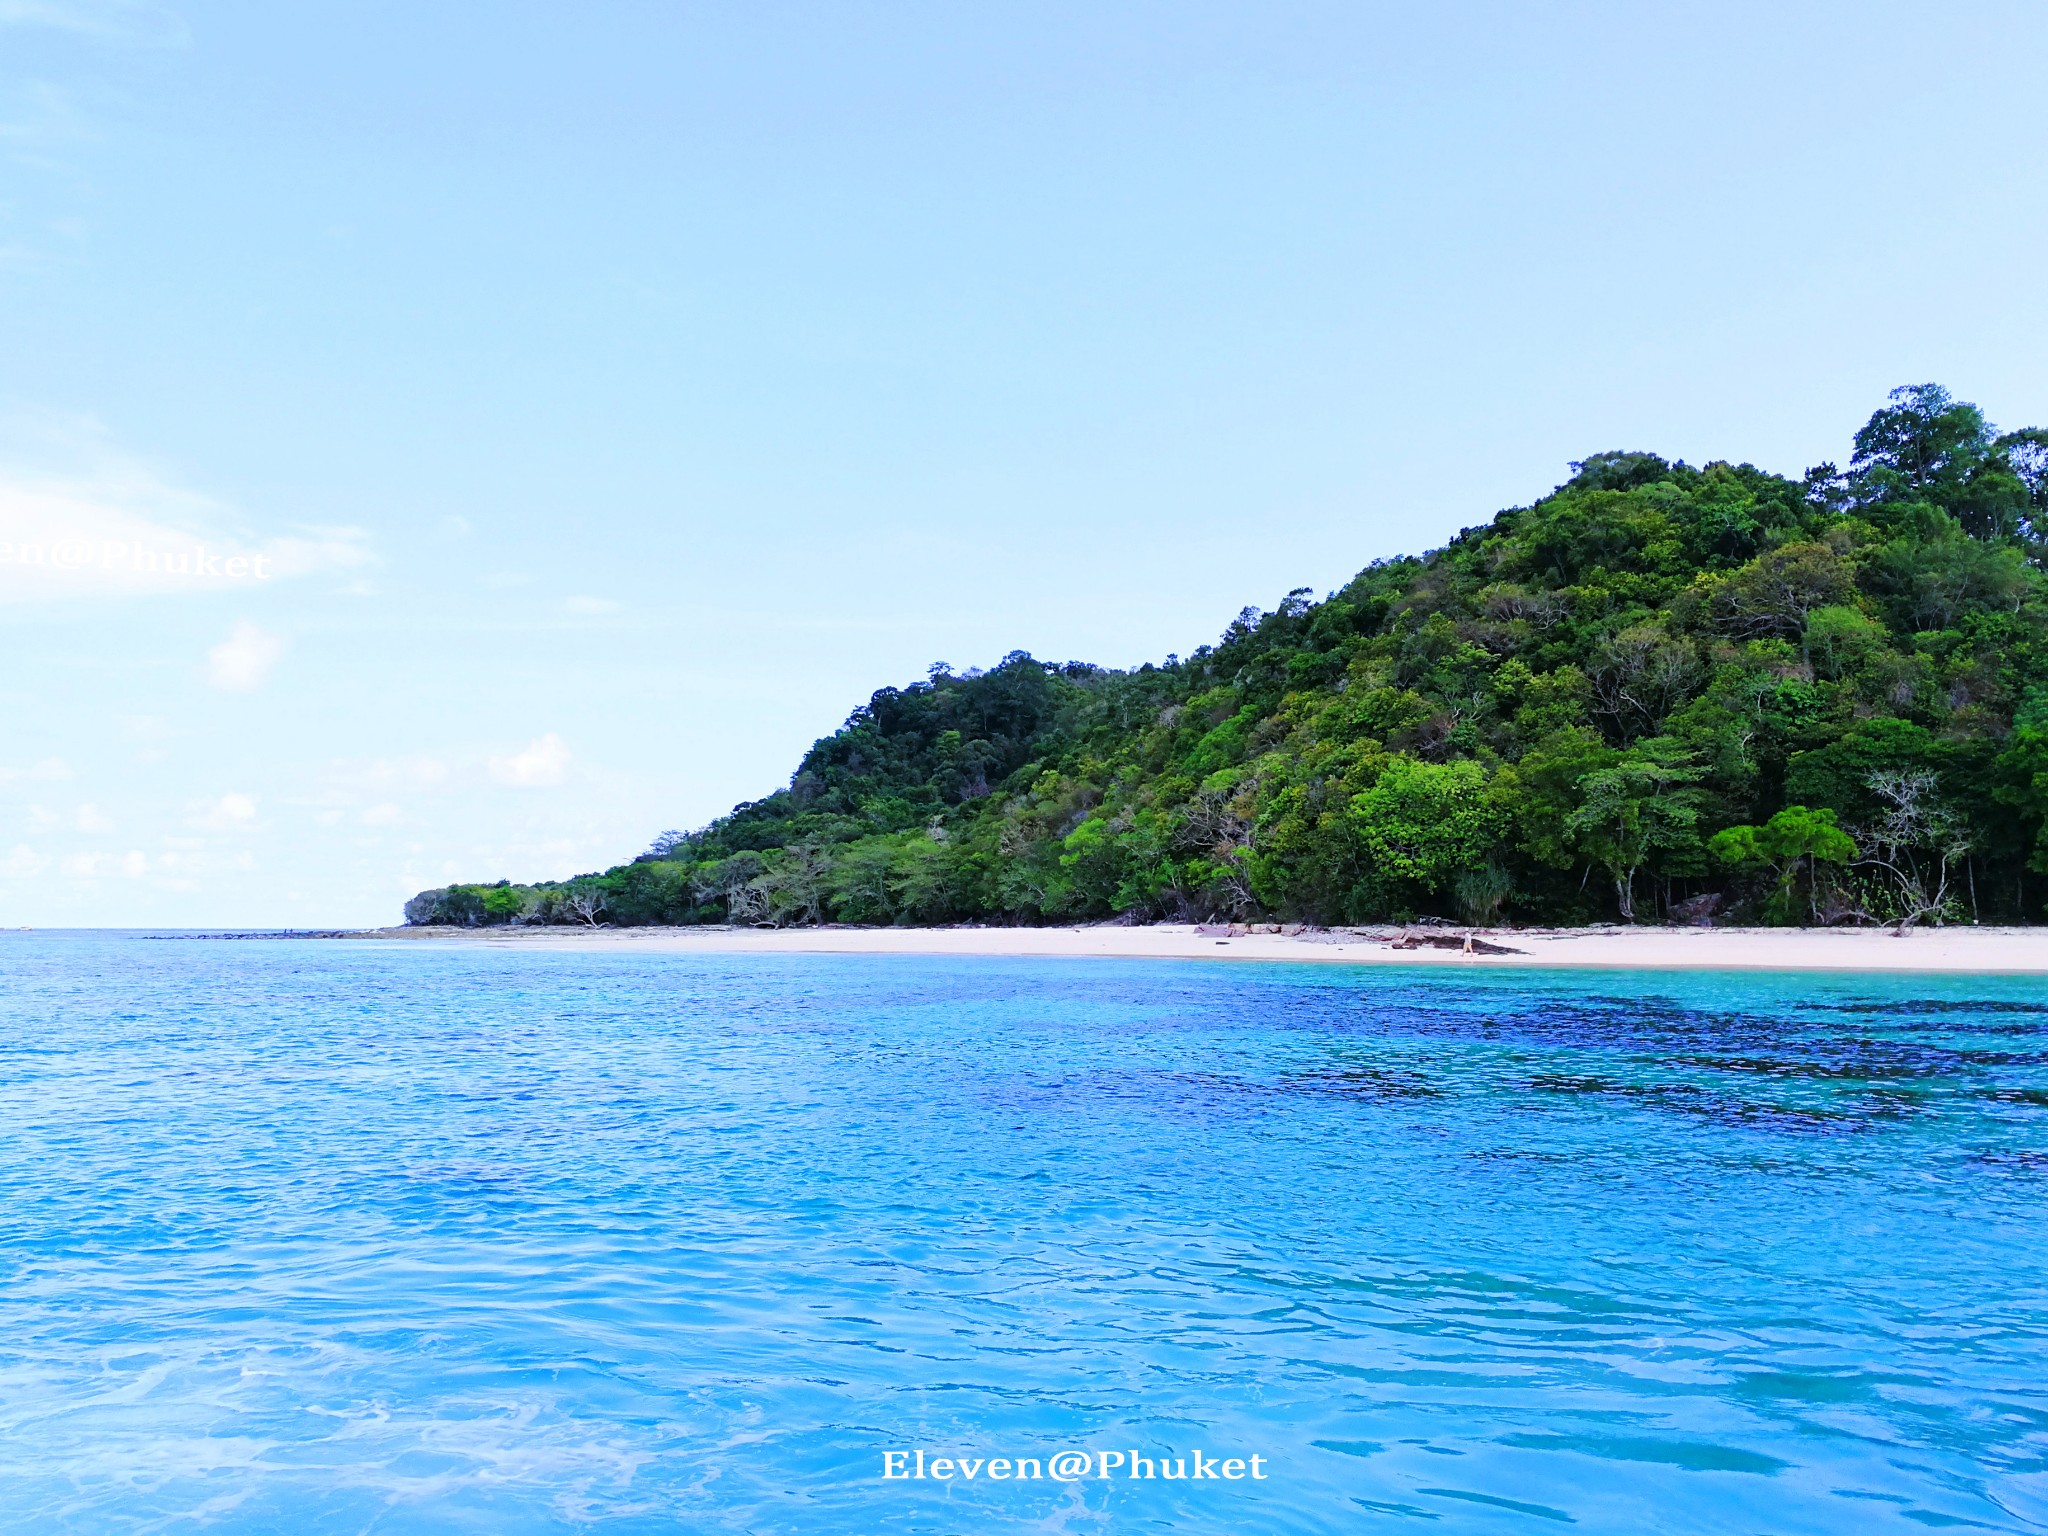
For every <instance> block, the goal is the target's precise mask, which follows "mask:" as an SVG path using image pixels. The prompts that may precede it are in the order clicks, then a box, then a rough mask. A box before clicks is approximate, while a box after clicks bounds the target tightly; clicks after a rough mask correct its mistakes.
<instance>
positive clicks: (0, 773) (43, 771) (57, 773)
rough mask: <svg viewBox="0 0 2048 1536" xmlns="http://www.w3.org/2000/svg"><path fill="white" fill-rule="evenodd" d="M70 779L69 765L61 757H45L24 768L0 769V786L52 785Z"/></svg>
mask: <svg viewBox="0 0 2048 1536" xmlns="http://www.w3.org/2000/svg"><path fill="white" fill-rule="evenodd" d="M70 777H71V765H70V764H69V763H67V762H65V761H64V759H63V758H61V757H46V758H43V759H42V760H41V761H40V762H34V763H31V764H29V765H28V767H26V768H0V784H16V783H22V782H29V783H43V784H47V783H53V782H55V781H56V780H58V779H68V778H70Z"/></svg>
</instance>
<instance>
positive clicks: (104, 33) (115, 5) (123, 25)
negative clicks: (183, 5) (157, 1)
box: [0, 0, 190, 48]
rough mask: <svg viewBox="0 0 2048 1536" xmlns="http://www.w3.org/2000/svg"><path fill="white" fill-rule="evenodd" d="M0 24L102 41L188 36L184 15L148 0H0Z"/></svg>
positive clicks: (182, 39) (158, 43)
mask: <svg viewBox="0 0 2048 1536" xmlns="http://www.w3.org/2000/svg"><path fill="white" fill-rule="evenodd" d="M0 26H9V27H48V28H50V29H52V30H53V31H58V32H71V33H75V34H77V35H78V36H81V37H88V38H91V39H92V40H93V41H95V42H101V43H125V44H129V45H131V46H134V45H141V46H145V47H156V48H175V47H180V46H182V45H183V44H184V43H186V42H187V41H188V40H189V37H190V34H189V33H188V32H187V31H186V29H185V22H184V18H182V17H181V16H179V15H178V13H177V12H175V11H173V10H170V9H169V8H167V7H165V6H161V5H151V4H148V3H147V0H0Z"/></svg>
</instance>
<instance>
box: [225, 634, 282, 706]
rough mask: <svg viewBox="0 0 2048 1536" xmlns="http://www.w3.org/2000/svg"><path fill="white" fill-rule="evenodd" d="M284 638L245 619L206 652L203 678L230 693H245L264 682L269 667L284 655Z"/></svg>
mask: <svg viewBox="0 0 2048 1536" xmlns="http://www.w3.org/2000/svg"><path fill="white" fill-rule="evenodd" d="M284 650H285V645H284V640H283V639H282V638H281V637H280V636H277V635H273V634H272V633H270V631H269V630H267V629H263V628H260V627H259V626H257V625H254V624H250V623H247V622H246V621H245V622H243V623H240V624H237V625H236V626H235V628H234V632H233V633H232V634H230V635H229V636H228V637H227V639H225V640H223V641H221V643H220V644H219V645H216V646H215V647H214V648H213V649H212V650H210V651H208V652H207V653H206V680H207V681H208V682H210V683H212V684H213V686H214V687H216V688H221V689H225V690H226V691H227V692H229V693H247V692H249V691H250V690H251V689H252V688H260V687H262V686H263V683H264V681H265V679H267V678H268V677H269V676H270V671H271V668H273V667H275V666H276V665H277V663H278V661H279V660H280V659H281V658H282V657H283V656H284Z"/></svg>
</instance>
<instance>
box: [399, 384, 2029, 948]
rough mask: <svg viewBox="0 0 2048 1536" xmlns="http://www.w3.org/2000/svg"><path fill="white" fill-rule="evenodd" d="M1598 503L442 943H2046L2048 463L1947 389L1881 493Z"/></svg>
mask: <svg viewBox="0 0 2048 1536" xmlns="http://www.w3.org/2000/svg"><path fill="white" fill-rule="evenodd" d="M1571 468H1572V471H1573V473H1572V477H1571V479H1570V480H1568V481H1567V482H1566V483H1565V484H1563V485H1561V486H1559V487H1558V488H1557V489H1556V490H1555V491H1553V492H1551V493H1550V494H1549V495H1547V496H1545V497H1543V498H1542V499H1541V500H1538V501H1536V502H1535V503H1533V504H1532V505H1530V506H1526V507H1517V508H1514V509H1512V510H1509V511H1506V512H1502V513H1500V514H1499V515H1498V516H1496V517H1494V518H1493V519H1492V520H1491V521H1490V522H1488V523H1485V524H1483V525H1481V526H1478V527H1473V528H1467V529H1466V530H1465V531H1464V532H1462V533H1460V534H1459V535H1458V536H1457V537H1456V538H1455V539H1453V540H1451V541H1450V543H1449V544H1447V545H1446V546H1445V547H1444V548H1442V549H1439V550H1435V551H1433V552H1431V553H1429V554H1426V555H1422V556H1420V557H1415V558H1403V559H1397V560H1387V561H1380V562H1375V563H1374V564H1372V565H1370V566H1368V567H1367V568H1366V569H1365V570H1363V571H1361V572H1360V573H1359V574H1358V575H1357V576H1356V577H1355V578H1354V579H1353V580H1352V581H1351V582H1350V583H1349V584H1348V585H1347V586H1345V587H1344V588H1343V589H1342V590H1341V591H1338V592H1335V593H1333V594H1331V595H1330V596H1328V597H1327V598H1325V599H1323V600H1322V601H1320V602H1318V601H1314V600H1312V594H1311V593H1309V592H1308V591H1306V590H1302V591H1296V592H1293V593H1290V594H1289V595H1288V596H1287V597H1286V598H1285V599H1284V600H1283V601H1282V602H1281V603H1280V604H1279V605H1278V606H1277V607H1276V608H1274V609H1273V610H1272V611H1271V612H1260V611H1259V610H1257V609H1255V608H1247V609H1245V610H1244V611H1243V612H1242V613H1240V614H1239V615H1238V616H1237V618H1236V619H1235V620H1233V621H1232V622H1231V623H1230V625H1229V627H1228V628H1227V629H1225V630H1224V632H1223V634H1222V637H1221V638H1220V639H1219V640H1218V641H1217V642H1216V643H1215V644H1213V645H1205V646H1203V647H1202V648H1201V649H1200V650H1197V651H1196V652H1194V654H1192V655H1191V656H1187V657H1185V658H1182V657H1177V656H1169V657H1168V658H1167V659H1166V660H1165V661H1164V662H1163V663H1160V664H1158V665H1150V664H1148V665H1145V666H1142V667H1139V668H1137V669H1135V670H1131V671H1116V670H1110V669H1106V668H1102V667H1096V666H1089V665H1086V664H1084V663H1080V662H1067V663H1064V664H1055V663H1048V662H1042V661H1038V660H1035V659H1033V658H1032V657H1030V656H1028V655H1025V654H1024V653H1022V652H1017V653H1013V654H1012V655H1009V656H1007V657H1005V658H1004V659H1003V660H1002V662H1001V663H1000V664H999V665H997V666H994V667H992V668H990V669H988V670H987V671H978V670H970V671H966V672H954V671H952V670H951V669H950V668H947V667H943V666H938V667H934V668H932V670H931V673H930V675H929V676H928V677H927V678H926V679H925V680H923V681H921V682H916V683H912V684H910V685H909V686H907V687H903V688H884V689H882V690H881V691H880V692H879V693H877V694H875V695H874V697H873V698H871V699H869V700H868V702H867V703H866V704H864V705H862V706H861V707H860V708H858V709H856V710H855V711H854V712H853V714H852V715H851V717H849V718H848V720H847V721H846V723H845V725H843V726H842V727H840V729H839V730H837V731H836V732H834V733H833V734H832V735H830V736H828V737H826V738H825V739H824V740H822V741H820V742H818V743H817V744H816V745H815V746H813V747H812V748H811V750H810V751H809V753H808V754H806V755H805V757H804V759H803V761H802V762H801V763H800V764H799V765H798V766H797V769H796V772H795V774H794V776H793V777H792V778H791V779H790V781H789V784H788V786H787V787H786V788H783V789H778V790H776V791H775V792H774V793H773V794H771V795H768V796H767V797H766V798H765V799H761V800H756V801H753V802H751V803H748V804H745V805H741V806H737V807H735V808H734V809H733V811H732V812H731V813H730V814H728V815H726V816H723V817H721V818H719V819H718V820H717V821H714V822H712V823H711V824H710V825H709V826H707V827H704V828H702V829H701V830H698V831H694V832H687V833H682V832H671V833H664V834H663V835H662V836H661V837H660V838H658V839H656V840H655V842H654V845H653V846H652V847H651V848H650V849H649V850H648V851H647V852H646V853H644V854H641V855H640V856H639V857H638V858H636V859H634V860H632V861H631V862H630V863H625V864H621V865H619V866H617V867H616V868H613V869H609V870H606V871H604V872H603V873H601V874H591V875H585V876H581V877H578V878H576V879H573V880H566V881H559V882H547V883H540V884H533V885H519V884H513V883H510V882H507V881H500V882H498V883H497V884H494V885H483V884H479V885H453V886H449V887H447V888H445V889H442V890H434V891H425V892H422V893H421V894H420V895H418V896H416V897H414V898H413V899H412V900H411V901H410V902H408V903H407V904H406V908H405V916H406V920H407V921H408V922H409V923H420V924H459V925H465V926H474V925H485V924H502V923H520V924H524V923H580V924H620V925H638V924H682V923H739V924H755V925H790V924H810V923H825V922H836V923H861V924H933V923H955V922H982V923H1016V924H1038V923H1053V922H1060V923H1072V922H1093V921H1103V920H1111V919H1122V920H1125V921H1132V922H1147V921H1180V922H1185V921H1190V920H1197V921H1207V920H1232V921H1277V922H1299V923H1309V924H1325V925H1343V924H1360V923H1375V922H1387V921H1406V920H1411V919H1414V918H1417V917H1424V916H1431V915H1434V916H1439V917H1445V918H1450V919H1455V920H1460V921H1463V922H1467V923H1472V924H1479V925H1492V924H1502V925H1507V924H1518V923H1519V924H1547V925H1562V924H1572V923H1590V922H1603V921H1604V922H1615V921H1620V922H1632V923H1659V922H1706V921H1711V922H1745V923H1770V924H1840V923H1885V924H1893V925H1899V926H1904V925H1907V924H1913V923H1958V922H1962V923H1968V922H1985V923H1994V922H1996V923H2014V922H2036V921H2040V920H2041V919H2042V918H2043V917H2044V915H2048V913H2044V902H2048V431H2043V430H2041V429H2038V428H2029V429H2025V430H2021V431H2012V432H2003V433H2001V432H2000V431H1998V430H1997V429H1996V428H1994V427H1993V426H1992V425H1991V424H1990V423H1989V422H1988V421H1987V420H1986V419H1985V416H1984V413H1983V412H1982V411H1980V410H1979V409H1978V408H1977V407H1976V406H1974V405H1971V404H1968V403H1966V402H1964V401H1961V400H1958V399H1956V398H1954V397H1953V396H1951V395H1950V394H1949V393H1948V392H1947V391H1946V390H1944V389H1942V388H1941V387H1939V386H1938V385H1933V384H1923V385H1916V386H1912V387H1909V388H1904V389H1899V390H1895V391H1893V392H1892V394H1891V396H1890V397H1889V400H1888V402H1887V403H1886V405H1885V406H1884V407H1883V408H1882V409H1881V410H1879V411H1878V412H1877V413H1876V414H1875V415H1873V416H1872V417H1871V418H1870V421H1869V423H1868V424H1867V425H1866V426H1865V427H1864V428H1863V429H1862V430H1861V431H1860V432H1858V433H1857V434H1856V437H1855V441H1854V444H1853V448H1852V453H1851V456H1850V458H1849V461H1848V465H1847V467H1846V469H1842V468H1838V467H1837V466H1836V465H1834V464H1832V463H1830V464H1822V465H1820V466H1818V467H1817V468H1814V469H1811V470H1808V471H1807V472H1806V474H1805V475H1804V477H1803V478H1801V479H1798V480H1790V479H1786V478H1783V477H1782V476H1779V475H1776V474H1771V473H1767V472H1765V471H1763V470H1760V469H1757V468H1754V467H1753V466H1751V465H1749V464H1746V463H1744V464H1730V463H1726V462H1719V461H1717V462H1715V463H1711V464H1708V465H1706V466H1704V467H1702V468H1695V467H1693V466H1692V465H1689V464H1685V463H1673V462H1668V461H1666V460H1664V459H1662V458H1659V457H1658V456H1657V455H1655V454H1651V453H1620V452H1615V453H1600V454H1595V455H1594V456H1592V457H1591V458H1589V459H1586V460H1584V461H1583V462H1581V463H1577V464H1574V465H1572V466H1571Z"/></svg>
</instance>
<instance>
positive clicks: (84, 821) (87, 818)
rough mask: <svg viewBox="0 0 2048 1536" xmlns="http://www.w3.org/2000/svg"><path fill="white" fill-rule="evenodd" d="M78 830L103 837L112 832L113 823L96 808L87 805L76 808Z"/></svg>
mask: <svg viewBox="0 0 2048 1536" xmlns="http://www.w3.org/2000/svg"><path fill="white" fill-rule="evenodd" d="M78 830H79V831H81V832H85V833H88V834H90V835H92V836H94V837H103V836H105V835H106V834H107V833H109V832H111V831H113V830H114V823H113V821H112V819H111V818H110V817H108V816H107V815H106V814H105V813H104V812H102V811H101V810H100V808H99V807H98V806H96V805H92V804H89V803H88V804H86V805H81V806H80V807H79V808H78Z"/></svg>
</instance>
